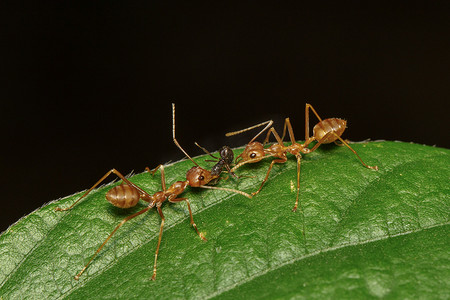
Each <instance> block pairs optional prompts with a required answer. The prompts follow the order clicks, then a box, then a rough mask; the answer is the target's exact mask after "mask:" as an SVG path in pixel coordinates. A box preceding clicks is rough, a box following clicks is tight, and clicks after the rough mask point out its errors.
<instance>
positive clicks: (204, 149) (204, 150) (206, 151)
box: [195, 142, 218, 159]
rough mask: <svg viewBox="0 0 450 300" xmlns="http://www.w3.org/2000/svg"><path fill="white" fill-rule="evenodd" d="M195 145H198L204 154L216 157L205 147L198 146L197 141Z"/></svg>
mask: <svg viewBox="0 0 450 300" xmlns="http://www.w3.org/2000/svg"><path fill="white" fill-rule="evenodd" d="M195 146H197V147H199V148H200V149H202V150H203V152H205V153H206V154H208V155H209V156H211V157H212V158H214V159H218V158H217V157H215V156H214V155H212V154H211V153H210V152H209V151H208V150H206V148H204V147H202V146H200V145H199V144H198V143H197V142H195Z"/></svg>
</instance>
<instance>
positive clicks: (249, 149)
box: [236, 142, 265, 163]
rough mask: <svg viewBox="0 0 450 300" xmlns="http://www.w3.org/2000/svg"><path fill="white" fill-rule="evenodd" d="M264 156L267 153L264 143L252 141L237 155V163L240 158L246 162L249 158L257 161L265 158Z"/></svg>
mask: <svg viewBox="0 0 450 300" xmlns="http://www.w3.org/2000/svg"><path fill="white" fill-rule="evenodd" d="M264 156H265V153H264V147H263V145H262V144H261V143H260V142H251V143H249V144H248V145H247V146H246V147H245V149H244V152H242V153H241V154H240V155H239V156H238V157H236V163H238V159H239V158H240V160H242V162H246V161H249V160H252V161H253V162H257V161H259V160H261V159H263V158H264ZM240 160H239V161H240Z"/></svg>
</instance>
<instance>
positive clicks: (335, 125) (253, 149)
mask: <svg viewBox="0 0 450 300" xmlns="http://www.w3.org/2000/svg"><path fill="white" fill-rule="evenodd" d="M309 109H311V110H312V111H313V113H314V114H315V115H316V117H317V119H319V123H317V124H316V125H315V126H314V128H313V135H312V136H309ZM272 124H273V121H272V120H269V121H266V122H263V123H260V124H257V125H255V126H252V127H249V128H246V129H242V130H239V131H234V132H229V133H227V134H226V136H232V135H235V134H239V133H242V132H245V131H248V130H251V129H254V128H257V127H260V126H263V125H266V126H265V127H264V129H263V130H261V131H260V132H259V133H258V134H257V135H256V136H255V137H254V138H253V139H252V140H251V141H250V142H249V143H248V144H247V146H246V147H245V149H244V151H243V152H242V153H241V154H240V155H239V156H238V157H236V166H234V167H233V168H232V169H231V171H235V170H236V169H238V168H239V167H241V166H243V165H245V164H248V163H255V162H258V161H261V160H262V159H263V158H265V157H276V158H277V159H274V160H272V162H271V163H270V166H269V170H268V171H267V174H266V177H265V178H264V180H263V181H262V183H261V186H260V187H259V189H258V190H257V191H256V192H253V193H252V195H256V194H258V193H259V192H260V191H261V189H262V187H263V185H264V183H265V182H266V181H267V178H268V177H269V174H270V171H271V170H272V167H273V165H274V164H275V163H285V162H286V161H287V157H286V154H287V153H290V154H292V155H294V156H295V157H296V159H297V198H296V200H295V205H294V208H293V209H292V211H294V212H295V211H297V207H298V196H299V191H300V161H301V158H302V155H301V154H302V153H303V154H306V153H311V152H313V151H315V150H316V149H317V148H318V147H319V146H320V145H321V144H328V143H332V142H334V143H335V144H337V145H339V146H341V145H345V146H346V147H347V148H349V149H350V150H351V151H352V152H353V153H355V155H356V156H357V157H358V159H359V160H360V161H361V163H362V164H363V166H364V167H366V168H369V169H373V170H378V167H377V166H369V165H367V164H366V163H364V161H363V160H362V159H361V157H359V155H358V153H356V151H355V150H353V149H352V147H350V145H349V144H348V143H347V142H346V141H344V140H343V139H342V138H341V135H342V133H343V132H344V130H345V128H346V124H347V121H346V120H343V119H338V118H330V119H325V120H322V119H321V118H320V117H319V115H318V114H317V112H316V111H315V110H314V108H313V107H312V106H311V105H310V104H306V107H305V143H303V144H299V143H297V142H296V140H295V137H294V131H293V129H292V126H291V122H290V120H289V118H286V119H285V121H284V127H283V135H282V137H281V138H280V136H279V135H278V133H277V132H276V130H275V129H274V128H273V127H271V128H270V130H269V131H268V132H267V135H266V139H265V140H264V143H263V144H261V143H260V142H255V141H254V140H255V139H256V138H257V137H258V136H259V135H260V134H262V133H263V132H264V131H266V130H267V128H269V127H270V126H271V125H272ZM286 128H287V129H288V132H289V137H290V140H291V145H289V146H285V145H284V143H283V139H284V136H285V134H286ZM270 133H272V134H273V135H274V137H275V139H276V140H277V143H275V144H272V145H271V146H270V147H268V148H264V145H265V144H266V143H267V142H268V140H269V137H270ZM337 140H339V141H340V142H341V143H342V144H338V143H337ZM313 141H317V144H316V145H314V147H312V148H311V149H309V148H308V145H309V144H310V143H312V142H313Z"/></svg>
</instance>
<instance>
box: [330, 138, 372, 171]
mask: <svg viewBox="0 0 450 300" xmlns="http://www.w3.org/2000/svg"><path fill="white" fill-rule="evenodd" d="M332 133H333V134H334V135H335V136H336V137H337V138H338V139H339V140H340V141H341V143H342V144H344V145H345V146H347V148H348V149H350V150H351V151H352V152H353V153H354V154H355V155H356V156H357V157H358V159H359V160H360V161H361V163H362V165H363V166H364V167H366V168H368V169H372V170H377V171H378V166H369V165H367V164H366V163H365V162H364V161H363V160H362V159H361V157H359V155H358V153H356V151H355V150H353V148H352V147H350V145H349V144H347V142H346V141H344V140H343V139H342V138H341V137H340V136H338V135H337V134H336V133H335V132H334V131H333V132H332Z"/></svg>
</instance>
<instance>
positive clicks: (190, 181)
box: [55, 104, 251, 280]
mask: <svg viewBox="0 0 450 300" xmlns="http://www.w3.org/2000/svg"><path fill="white" fill-rule="evenodd" d="M172 118H173V123H172V124H173V126H172V135H173V141H174V143H175V145H177V147H178V148H180V150H181V151H182V152H183V153H184V154H185V155H186V156H187V157H188V158H189V160H190V161H192V162H193V163H194V164H195V166H194V167H192V168H191V169H189V170H188V171H187V173H186V180H185V181H177V182H175V183H174V184H172V185H171V186H169V187H168V188H166V179H165V175H164V166H163V165H159V166H157V167H156V168H155V169H154V170H152V171H151V170H150V169H149V168H148V167H147V168H146V169H145V170H146V171H148V172H150V173H151V174H152V175H154V173H155V172H156V171H157V170H158V169H159V170H161V185H162V191H159V192H156V193H154V194H153V195H150V194H148V193H147V192H146V191H144V190H143V189H142V188H140V187H139V186H137V185H136V184H134V183H132V182H131V181H129V180H128V179H127V178H125V176H123V175H122V174H121V173H120V172H119V171H117V170H116V169H112V170H110V171H108V172H107V173H106V174H105V175H104V176H103V177H102V178H100V180H99V181H97V182H96V183H95V184H94V185H93V186H92V187H91V188H90V189H89V190H87V191H86V192H85V193H84V194H83V195H82V196H81V197H80V198H79V199H78V200H76V201H75V202H74V203H73V204H72V205H71V206H70V207H68V208H64V209H63V208H59V207H56V208H55V210H56V211H66V210H69V209H72V208H73V207H74V206H75V205H76V204H77V203H78V202H79V201H80V200H81V199H83V198H84V197H86V196H87V195H88V194H89V193H90V192H91V191H92V190H93V189H94V188H95V187H97V186H98V185H99V184H100V183H101V182H103V181H104V180H105V179H106V178H107V177H108V176H109V175H110V174H111V173H114V174H115V175H117V176H118V177H119V178H120V179H121V180H122V181H123V183H122V184H120V185H118V186H115V187H113V188H112V189H110V190H109V191H108V192H107V193H106V199H107V200H108V201H109V202H110V203H111V204H113V205H114V206H116V207H119V208H129V207H133V206H135V205H136V204H137V203H138V202H139V199H142V200H144V201H146V202H149V204H148V206H147V207H146V208H144V209H142V210H140V211H138V212H136V213H134V214H132V215H130V216H128V217H126V218H125V219H123V220H122V221H121V222H120V223H119V225H117V226H116V228H114V230H113V231H112V232H111V233H110V235H109V236H108V237H107V238H106V240H105V241H104V242H103V244H102V245H101V246H100V247H99V248H98V249H97V251H96V252H95V254H94V255H93V256H92V258H91V259H90V260H89V262H88V263H87V264H86V265H85V266H84V268H83V269H82V270H81V271H80V272H79V273H78V274H77V275H76V276H75V279H76V280H78V279H79V278H80V276H81V275H82V274H83V272H84V271H85V270H86V269H87V267H88V266H89V264H90V263H91V262H92V260H93V259H94V258H95V257H96V256H97V254H98V253H99V252H100V250H101V249H102V248H103V246H104V245H105V244H106V243H107V242H108V240H109V239H110V238H111V237H112V236H113V234H114V233H115V232H116V231H117V230H118V229H119V228H120V227H121V226H122V225H123V224H125V223H126V222H127V221H129V220H131V219H133V218H135V217H137V216H139V215H141V214H143V213H145V212H147V211H148V210H150V209H151V208H153V207H156V209H157V211H158V213H159V216H160V217H161V226H160V229H159V237H158V244H157V246H156V252H155V262H154V266H153V276H152V278H151V280H155V279H156V262H157V258H158V252H159V246H160V244H161V237H162V233H163V227H164V221H165V218H164V215H163V212H162V210H161V205H162V204H163V202H164V201H165V200H166V199H167V200H168V201H169V202H171V203H177V202H181V201H185V202H186V204H187V207H188V210H189V216H190V218H191V225H192V226H193V227H194V229H195V231H196V232H197V234H198V236H199V237H200V238H201V239H202V240H203V241H206V238H205V237H204V236H203V235H202V234H201V233H200V232H199V231H198V229H197V225H196V224H195V222H194V218H193V216H192V211H191V206H190V204H189V200H188V199H187V198H181V197H178V195H180V194H181V193H183V192H184V190H185V189H186V187H187V186H190V187H200V188H207V189H217V190H223V191H229V192H234V193H238V194H241V195H243V196H246V197H248V198H251V196H250V195H249V194H247V193H244V192H241V191H238V190H233V189H228V188H219V187H212V186H207V185H206V184H208V183H210V182H212V181H215V180H217V179H218V178H219V176H220V173H221V172H222V167H224V166H225V165H226V162H227V161H228V160H229V156H230V154H229V152H227V155H228V156H227V157H226V158H222V159H226V160H224V161H223V162H221V163H220V165H219V166H217V165H216V166H215V167H213V170H212V171H211V172H210V171H208V170H205V169H203V168H201V167H200V166H199V165H198V164H197V163H196V162H195V161H194V160H193V159H192V158H191V157H190V156H189V155H188V154H187V153H186V151H184V149H183V148H182V147H181V146H180V144H179V143H178V141H177V140H176V138H175V104H172ZM230 151H231V149H230ZM231 152H232V151H231ZM231 155H233V154H231ZM232 160H233V158H232V157H231V161H232ZM218 164H219V163H218Z"/></svg>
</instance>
